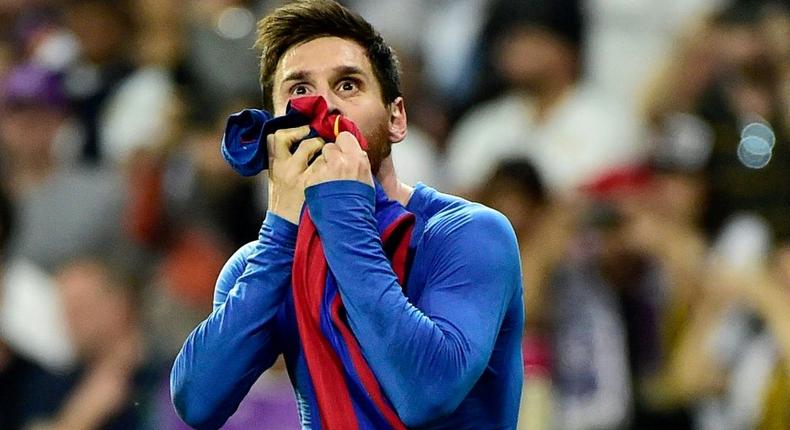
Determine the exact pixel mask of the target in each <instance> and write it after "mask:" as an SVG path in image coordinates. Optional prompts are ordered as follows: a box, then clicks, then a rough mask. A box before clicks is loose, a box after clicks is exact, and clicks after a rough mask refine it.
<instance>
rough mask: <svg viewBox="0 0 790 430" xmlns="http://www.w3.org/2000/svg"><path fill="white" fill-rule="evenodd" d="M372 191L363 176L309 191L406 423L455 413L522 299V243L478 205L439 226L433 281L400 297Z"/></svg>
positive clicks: (353, 321) (354, 320)
mask: <svg viewBox="0 0 790 430" xmlns="http://www.w3.org/2000/svg"><path fill="white" fill-rule="evenodd" d="M373 193H374V190H373V188H372V187H371V186H369V185H367V184H364V183H361V182H357V181H333V182H327V183H322V184H319V185H315V186H313V187H310V188H308V189H307V192H306V196H307V204H308V206H309V208H310V213H311V216H312V217H313V220H314V222H315V224H316V227H317V229H318V232H319V235H320V236H321V240H322V243H323V245H324V250H325V253H326V258H327V261H328V263H329V267H330V268H331V270H332V272H333V273H334V275H335V277H336V278H337V281H338V288H339V290H340V294H341V297H342V299H343V303H344V305H345V307H346V310H347V313H348V320H349V323H350V326H351V329H352V331H353V332H354V334H355V336H356V338H357V340H358V341H359V343H360V346H361V348H362V351H363V354H364V355H365V358H366V359H367V361H368V364H369V365H370V367H371V368H372V370H373V372H374V373H375V374H376V376H377V378H378V380H379V382H380V384H381V385H382V388H383V389H384V391H385V393H386V394H387V396H388V398H389V399H390V401H391V402H392V404H393V406H394V407H395V410H396V411H397V412H398V415H399V416H400V418H401V419H402V420H403V421H404V423H405V424H406V425H407V426H418V425H421V424H424V423H426V422H427V421H428V420H431V419H435V418H437V417H441V416H444V415H447V414H449V413H451V412H452V411H454V410H455V409H456V408H457V406H458V405H459V404H460V403H461V401H462V400H463V399H464V398H465V397H466V396H467V394H468V393H469V391H470V390H471V389H472V387H473V386H474V384H475V382H477V380H478V379H479V378H480V376H481V375H482V373H483V371H484V370H485V368H486V366H487V364H488V361H489V358H490V356H491V354H492V351H493V347H494V342H495V340H496V337H497V333H498V332H499V328H500V326H501V324H502V321H503V318H504V315H505V312H506V310H507V308H508V305H509V304H510V303H511V301H512V300H518V301H519V302H520V300H521V295H520V293H521V287H520V286H521V283H520V282H521V281H520V267H519V255H518V247H517V245H516V238H515V235H514V233H513V230H512V228H511V227H510V225H509V223H508V222H507V220H505V218H504V217H503V216H502V215H500V214H499V213H497V212H494V211H492V210H490V209H487V208H485V207H482V206H473V207H472V208H467V209H463V210H461V211H459V213H456V214H453V215H452V216H450V217H448V218H447V219H445V220H444V221H440V222H438V223H436V225H433V226H432V227H431V229H430V231H429V233H427V236H426V237H425V238H424V241H423V246H421V248H420V249H419V250H418V251H417V252H418V253H422V255H421V260H422V261H425V262H427V265H425V266H421V267H417V266H416V265H415V267H414V268H413V269H412V270H427V271H428V272H427V277H426V278H427V283H426V286H425V288H424V290H423V293H422V295H421V296H420V299H419V301H418V302H417V303H414V304H413V303H410V302H409V300H408V299H407V297H406V296H405V295H404V293H403V291H402V289H401V286H400V285H399V283H398V280H397V277H396V275H395V274H394V273H393V271H392V269H391V267H390V265H389V262H388V261H387V258H386V256H385V254H384V251H383V250H382V245H381V242H380V239H379V236H378V233H377V229H376V224H375V219H374V216H373V201H374V194H373Z"/></svg>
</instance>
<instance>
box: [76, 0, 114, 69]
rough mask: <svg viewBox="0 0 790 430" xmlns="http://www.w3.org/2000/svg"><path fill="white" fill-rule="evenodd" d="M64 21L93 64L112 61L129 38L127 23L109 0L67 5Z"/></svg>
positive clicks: (90, 0) (93, 0)
mask: <svg viewBox="0 0 790 430" xmlns="http://www.w3.org/2000/svg"><path fill="white" fill-rule="evenodd" d="M66 23H67V25H68V27H69V29H70V30H71V31H72V32H73V33H74V35H75V36H77V39H79V43H80V48H81V50H82V53H83V55H84V56H85V58H86V59H88V60H89V61H91V62H94V63H98V64H103V63H105V62H107V61H110V60H112V59H113V58H114V57H116V56H117V55H119V54H120V53H121V52H122V50H123V47H124V43H128V41H129V35H128V23H127V22H126V20H125V18H124V16H123V15H122V14H121V11H120V9H118V7H115V6H113V5H112V3H111V2H104V1H100V0H89V1H84V2H77V3H76V4H74V5H71V6H70V7H69V8H67V14H66Z"/></svg>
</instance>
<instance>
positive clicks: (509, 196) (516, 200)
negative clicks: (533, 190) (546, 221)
mask: <svg viewBox="0 0 790 430" xmlns="http://www.w3.org/2000/svg"><path fill="white" fill-rule="evenodd" d="M487 191H488V190H487ZM480 197H481V200H482V203H483V204H485V205H486V206H490V207H492V208H494V209H496V210H498V211H499V212H502V214H503V215H505V217H507V219H508V220H509V221H510V224H511V225H513V230H515V232H516V235H517V236H518V239H519V241H524V240H526V239H527V238H528V237H529V235H530V233H532V232H533V231H534V226H535V225H536V223H537V220H538V218H539V217H540V215H541V214H542V210H541V209H542V205H541V204H540V203H539V202H538V201H536V199H535V198H534V197H533V196H531V195H529V194H528V193H526V192H524V191H523V190H522V189H521V187H520V186H519V184H517V183H515V181H510V180H506V179H504V180H501V181H498V182H497V183H494V184H492V186H491V187H490V191H488V192H486V193H485V194H484V195H481V196H480Z"/></svg>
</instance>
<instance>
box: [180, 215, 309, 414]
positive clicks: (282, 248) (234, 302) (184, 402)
mask: <svg viewBox="0 0 790 430" xmlns="http://www.w3.org/2000/svg"><path fill="white" fill-rule="evenodd" d="M295 243H296V225H294V224H291V223H289V222H288V221H286V220H285V219H283V218H280V217H278V216H276V215H274V214H272V213H269V214H268V215H267V217H266V220H265V221H264V223H263V227H262V228H261V232H260V237H259V240H258V241H257V242H253V243H251V244H249V245H247V246H245V247H244V248H242V249H240V250H239V251H238V252H236V254H234V255H233V257H231V259H230V260H229V261H228V263H227V264H226V265H225V267H224V268H223V269H222V272H221V273H220V276H219V280H218V281H217V286H216V292H215V300H214V310H213V311H212V313H211V315H209V316H208V318H206V320H205V321H203V322H202V323H200V325H199V326H198V327H197V328H196V329H195V330H194V331H193V332H192V333H191V334H190V335H189V337H188V338H187V340H186V342H185V343H184V346H183V347H182V348H181V352H179V354H178V356H177V357H176V360H175V363H174V364H173V370H172V373H171V375H170V386H171V393H172V397H173V404H174V405H175V407H176V410H177V411H178V413H179V415H180V416H181V418H182V419H183V420H184V421H185V422H187V423H188V424H189V425H191V426H193V427H195V428H198V429H201V428H217V427H219V426H220V425H222V423H224V422H225V421H226V420H227V419H228V417H230V415H231V414H233V412H234V411H235V410H236V408H237V407H238V405H239V402H241V400H242V398H244V396H245V395H246V394H247V392H248V391H249V389H250V387H251V386H252V384H253V383H254V382H255V381H256V380H257V379H258V377H259V376H260V375H261V373H262V372H263V371H264V370H266V369H268V368H269V367H270V366H271V365H272V364H273V363H274V361H275V359H276V358H277V356H278V355H279V353H280V345H279V344H278V342H277V338H276V336H275V316H276V314H277V311H278V309H279V308H280V305H281V304H282V302H283V300H284V298H285V295H286V293H287V291H288V290H287V288H288V285H289V283H290V279H291V264H292V262H293V252H294V246H295Z"/></svg>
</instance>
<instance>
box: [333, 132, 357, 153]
mask: <svg viewBox="0 0 790 430" xmlns="http://www.w3.org/2000/svg"><path fill="white" fill-rule="evenodd" d="M335 143H336V144H337V146H338V147H340V150H341V151H343V152H348V153H352V154H353V153H355V152H360V151H362V148H361V147H360V146H359V141H358V140H357V138H356V137H354V135H353V134H351V133H349V132H347V131H344V132H342V133H340V134H338V135H337V139H335Z"/></svg>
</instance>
